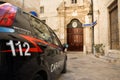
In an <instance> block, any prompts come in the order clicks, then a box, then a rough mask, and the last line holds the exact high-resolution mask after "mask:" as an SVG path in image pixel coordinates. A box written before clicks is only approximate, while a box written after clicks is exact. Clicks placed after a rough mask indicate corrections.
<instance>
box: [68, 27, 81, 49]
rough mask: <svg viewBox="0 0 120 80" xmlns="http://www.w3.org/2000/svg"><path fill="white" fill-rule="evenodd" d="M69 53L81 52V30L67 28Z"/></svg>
mask: <svg viewBox="0 0 120 80" xmlns="http://www.w3.org/2000/svg"><path fill="white" fill-rule="evenodd" d="M67 42H68V45H69V47H68V50H69V51H83V28H67Z"/></svg>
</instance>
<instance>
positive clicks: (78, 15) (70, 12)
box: [40, 0, 91, 52]
mask: <svg viewBox="0 0 120 80" xmlns="http://www.w3.org/2000/svg"><path fill="white" fill-rule="evenodd" d="M40 7H41V10H42V9H43V8H44V11H43V12H42V11H41V12H42V13H41V14H40V19H41V20H43V21H45V22H46V23H47V24H48V25H49V26H50V27H51V28H52V29H53V30H54V31H55V32H56V33H57V35H58V36H59V39H60V40H61V41H62V43H68V45H69V48H68V50H70V51H84V52H91V28H90V26H89V27H83V26H82V24H85V23H91V20H90V18H89V17H88V15H87V14H88V12H89V11H90V0H54V2H51V1H45V0H41V1H40ZM72 33H73V34H72Z"/></svg>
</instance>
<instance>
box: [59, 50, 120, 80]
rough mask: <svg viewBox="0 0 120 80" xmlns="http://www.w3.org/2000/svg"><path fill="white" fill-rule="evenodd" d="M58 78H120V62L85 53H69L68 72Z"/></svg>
mask: <svg viewBox="0 0 120 80" xmlns="http://www.w3.org/2000/svg"><path fill="white" fill-rule="evenodd" d="M58 80H120V64H119V63H108V62H104V61H102V60H99V59H98V58H95V57H94V56H91V55H84V54H83V53H74V52H73V53H72V54H71V53H70V54H69V53H68V62H67V73H65V74H62V75H61V76H60V78H59V79H58Z"/></svg>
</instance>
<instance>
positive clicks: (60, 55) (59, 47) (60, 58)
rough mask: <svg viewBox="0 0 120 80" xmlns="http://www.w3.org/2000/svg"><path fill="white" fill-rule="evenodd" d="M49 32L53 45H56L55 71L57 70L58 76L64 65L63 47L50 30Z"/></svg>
mask: <svg viewBox="0 0 120 80" xmlns="http://www.w3.org/2000/svg"><path fill="white" fill-rule="evenodd" d="M49 30H50V32H51V36H52V40H53V44H54V45H56V49H55V51H56V58H57V60H58V62H57V66H58V67H57V70H58V74H59V73H61V70H62V67H63V65H64V60H65V57H66V56H65V53H64V52H63V46H62V44H61V42H60V40H59V39H58V37H57V35H56V34H55V33H54V31H53V30H52V29H50V28H49Z"/></svg>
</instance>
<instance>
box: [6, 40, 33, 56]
mask: <svg viewBox="0 0 120 80" xmlns="http://www.w3.org/2000/svg"><path fill="white" fill-rule="evenodd" d="M6 45H7V46H10V48H11V50H12V55H13V56H16V52H15V47H17V46H18V48H19V53H20V56H23V55H25V56H31V53H29V49H30V45H29V44H28V43H27V42H24V43H23V47H27V48H26V50H25V53H24V54H23V51H22V45H21V42H20V41H18V42H17V43H15V46H14V43H13V40H9V42H7V43H6Z"/></svg>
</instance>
